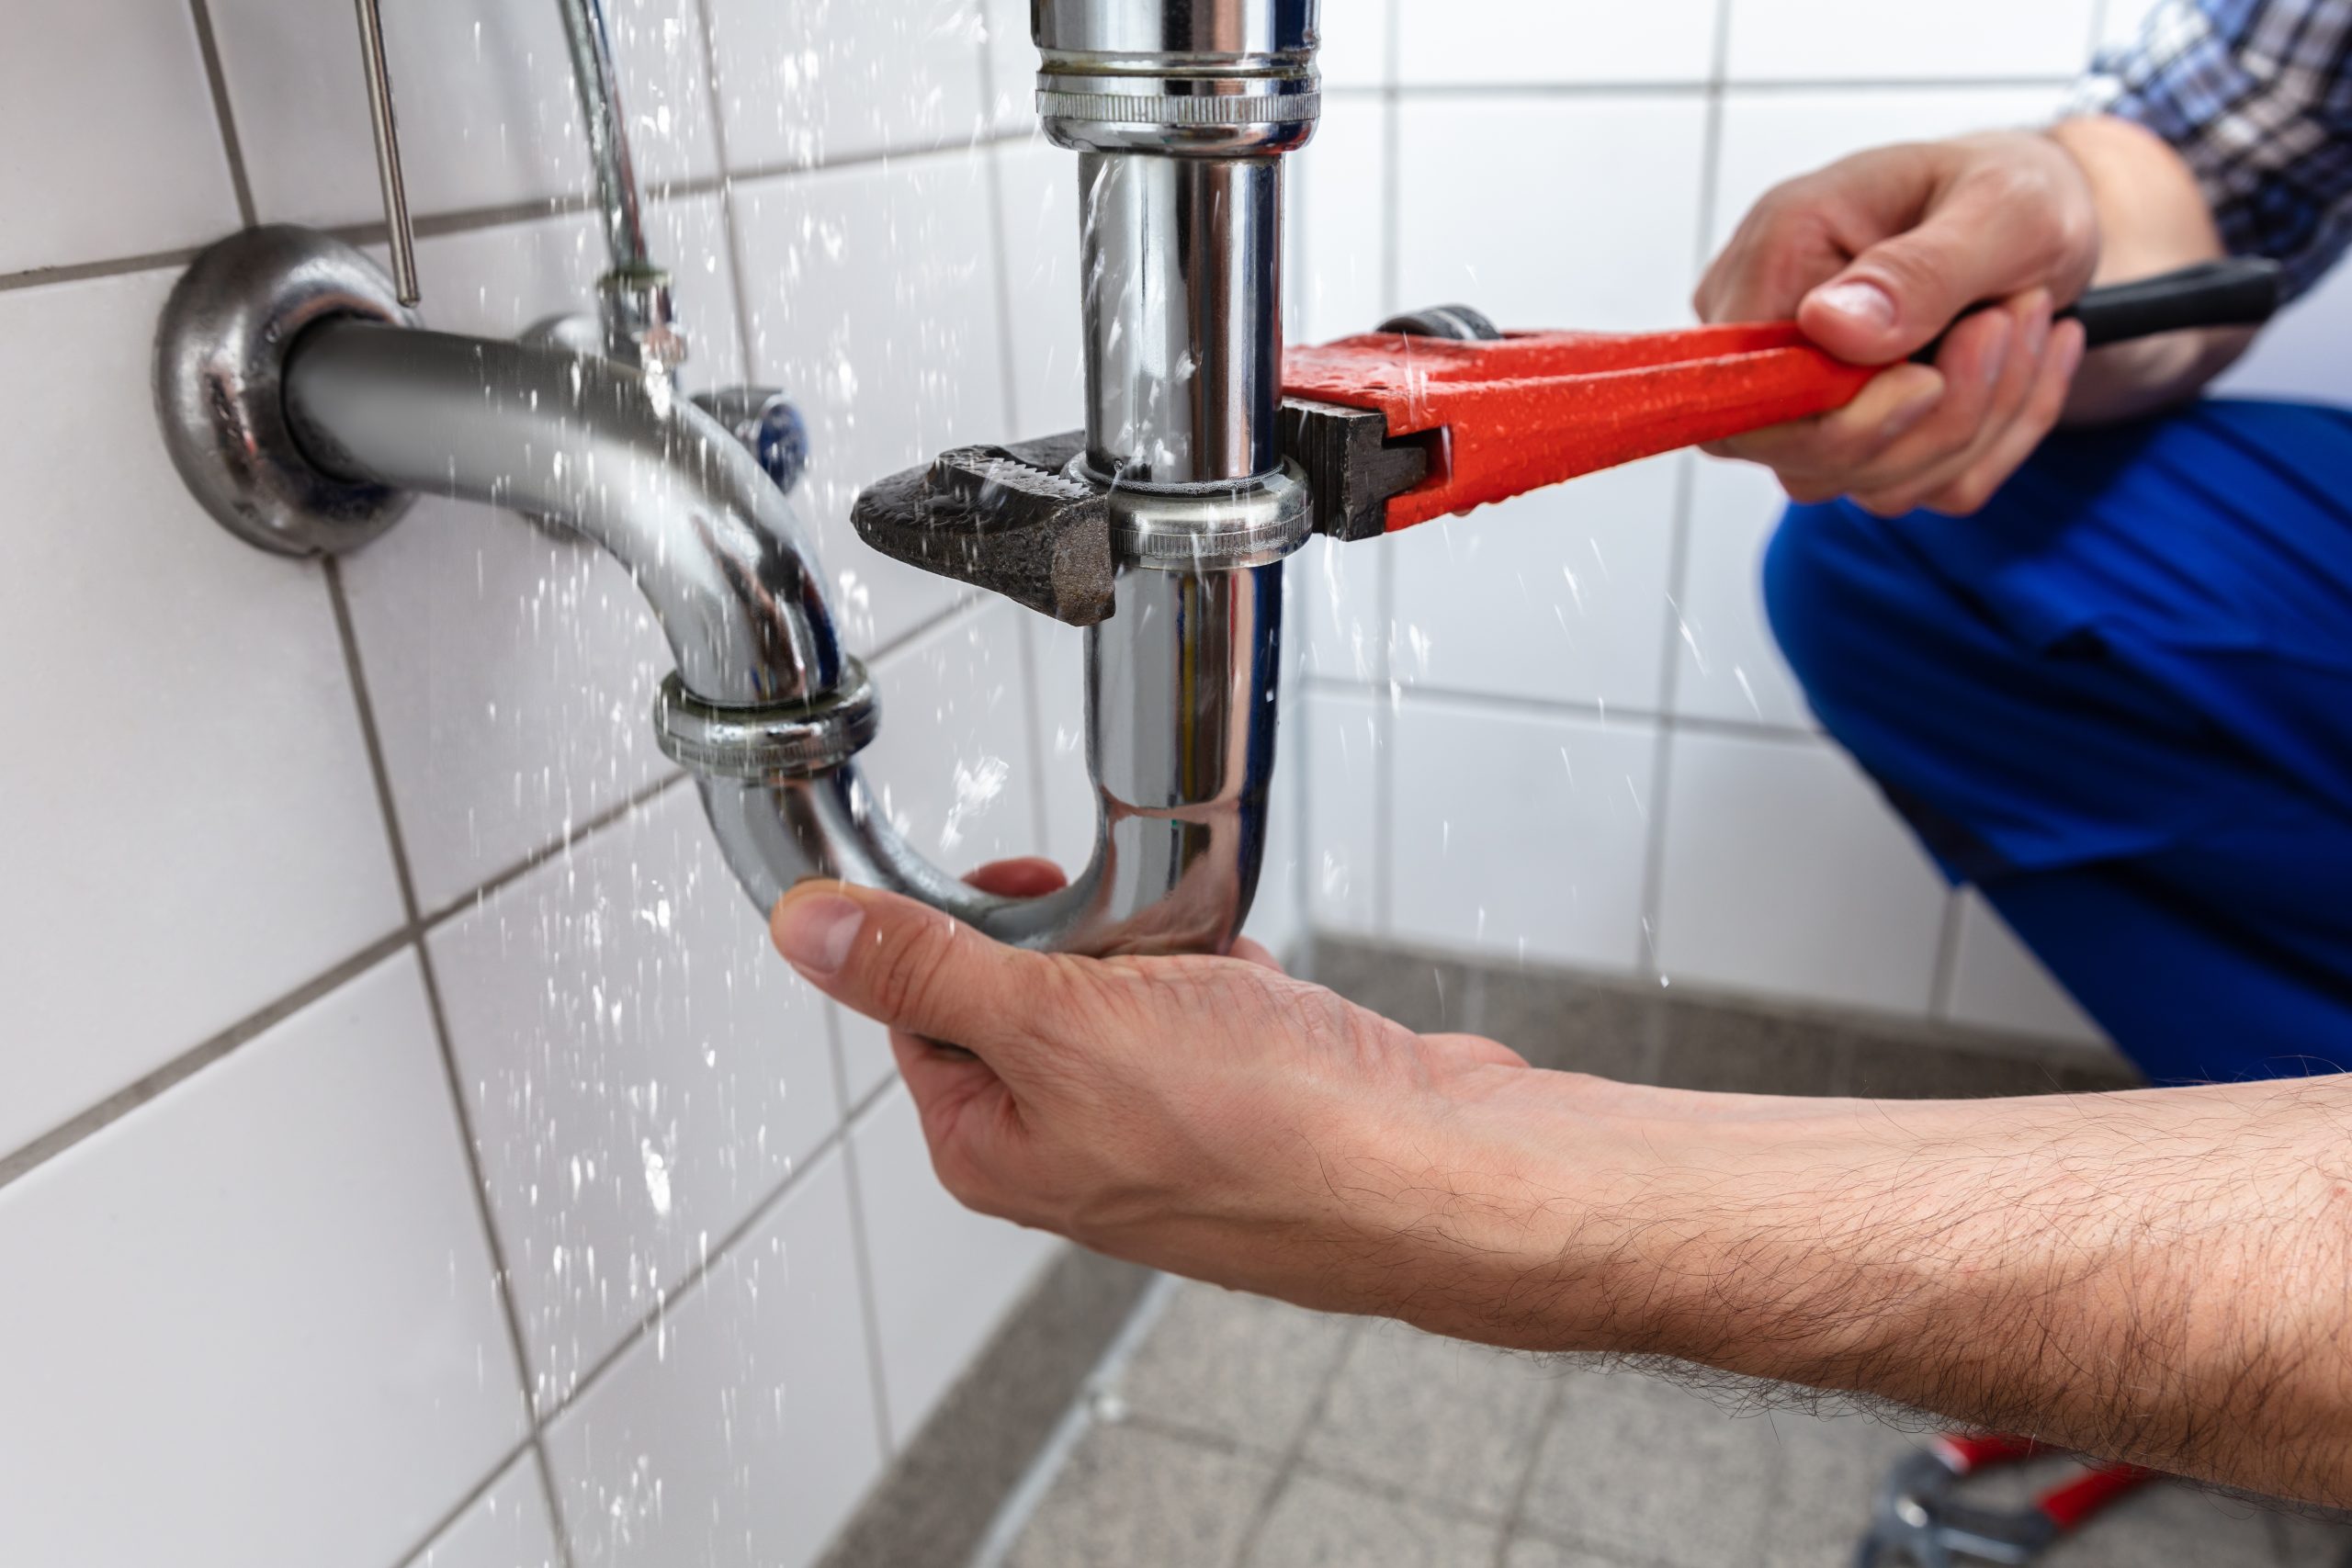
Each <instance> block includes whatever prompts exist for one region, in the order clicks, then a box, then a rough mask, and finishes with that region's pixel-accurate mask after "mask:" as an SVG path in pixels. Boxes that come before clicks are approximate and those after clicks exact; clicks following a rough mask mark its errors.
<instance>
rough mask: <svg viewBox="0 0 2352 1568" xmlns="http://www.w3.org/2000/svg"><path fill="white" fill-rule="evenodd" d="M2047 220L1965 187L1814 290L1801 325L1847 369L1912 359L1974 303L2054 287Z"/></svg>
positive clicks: (1800, 309) (1801, 309)
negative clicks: (2040, 285) (2050, 284)
mask: <svg viewBox="0 0 2352 1568" xmlns="http://www.w3.org/2000/svg"><path fill="white" fill-rule="evenodd" d="M2020 208H2022V210H2019V209H2020ZM2048 221H2049V220H2048V216H2047V214H2046V213H2044V212H2043V211H2041V209H2039V208H2038V207H2036V206H2034V205H2033V204H2030V203H2022V204H2021V203H2016V202H2004V201H2002V200H1999V199H1998V198H1997V197H1996V195H1995V194H1994V192H1993V191H1992V190H1991V189H1990V188H1989V187H1986V186H1980V187H1969V186H1962V188H1961V189H1959V190H1957V191H1955V192H1954V193H1953V194H1952V197H1951V199H1950V200H1948V201H1946V202H1945V203H1943V204H1942V205H1941V206H1939V207H1938V208H1937V209H1935V210H1934V211H1932V212H1930V213H1928V216H1927V217H1926V218H1925V219H1924V220H1921V221H1920V223H1919V224H1918V226H1917V227H1916V228H1913V229H1910V230H1907V231H1905V232H1903V233H1900V234H1896V235H1894V236H1893V237H1892V238H1890V239H1886V240H1882V241H1880V242H1879V243H1877V244H1874V245H1872V246H1871V247H1870V248H1869V249H1868V250H1865V251H1864V252H1862V253H1861V254H1860V255H1858V256H1856V257H1855V258H1854V259H1853V260H1852V261H1851V262H1849V263H1848V264H1847V265H1846V268H1845V270H1844V271H1842V272H1840V273H1838V276H1835V277H1832V278H1830V279H1829V280H1828V281H1827V282H1826V283H1823V284H1821V285H1819V286H1818V287H1816V288H1815V289H1814V290H1813V291H1812V292H1811V293H1809V294H1807V295H1806V296H1805V297H1804V299H1803V300H1801V301H1799V303H1798V305H1797V324H1798V326H1800V327H1801V328H1803V329H1804V334H1805V336H1807V337H1809V338H1811V339H1812V340H1813V341H1814V342H1815V343H1816V344H1820V345H1821V346H1822V347H1823V348H1825V349H1827V350H1828V351H1829V352H1830V353H1831V354H1834V355H1837V356H1838V358H1840V359H1843V360H1845V361H1847V362H1848V363H1849V364H1853V365H1891V364H1893V363H1894V362H1895V361H1896V360H1899V359H1905V358H1908V357H1909V356H1910V355H1912V354H1914V353H1916V352H1917V351H1918V350H1919V349H1921V348H1924V347H1926V346H1927V345H1928V344H1929V343H1931V342H1933V341H1934V340H1935V339H1936V337H1937V336H1938V335H1939V333H1942V332H1943V331H1944V329H1945V328H1947V327H1949V326H1951V323H1952V321H1954V320H1955V319H1956V318H1958V317H1959V315H1960V314H1961V312H1962V311H1963V310H1967V309H1968V308H1969V307H1970V306H1972V305H1974V304H1978V303H1980V302H1982V301H1985V300H1991V299H2003V298H2005V297H2007V296H2008V295H2010V294H2014V293H2016V292H2018V290H2019V289H2022V288H2029V287H2030V286H2032V285H2034V284H2038V283H2045V282H2048V281H2049V279H2048V277H2047V276H2046V274H2047V273H2048V272H2049V270H2050V268H2049V255H2050V251H2051V244H2050V241H2049V236H2048V235H2047V234H2046V233H2045V232H2044V230H2045V229H2046V228H2047V226H2048Z"/></svg>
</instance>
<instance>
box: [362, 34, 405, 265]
mask: <svg viewBox="0 0 2352 1568" xmlns="http://www.w3.org/2000/svg"><path fill="white" fill-rule="evenodd" d="M357 5H358V7H359V57H360V60H361V62H362V63H363V64H364V65H365V66H366V68H367V77H368V118H369V120H370V121H372V122H373V124H374V126H375V130H376V176H377V178H378V179H379V180H380V181H381V182H382V184H383V187H384V228H385V229H386V231H389V233H390V237H391V244H392V287H393V288H395V289H397V290H398V291H399V293H400V297H401V304H403V305H413V304H415V303H416V302H417V300H418V299H419V298H420V296H419V294H418V292H417V287H416V234H415V231H413V229H412V228H411V227H410V225H409V219H408V186H407V184H406V182H405V181H403V180H402V179H401V133H400V129H399V127H398V126H396V125H394V124H393V122H392V73H391V68H390V66H388V65H387V64H386V63H385V62H384V18H383V17H382V15H381V14H380V13H379V11H378V10H377V8H376V6H377V0H357Z"/></svg>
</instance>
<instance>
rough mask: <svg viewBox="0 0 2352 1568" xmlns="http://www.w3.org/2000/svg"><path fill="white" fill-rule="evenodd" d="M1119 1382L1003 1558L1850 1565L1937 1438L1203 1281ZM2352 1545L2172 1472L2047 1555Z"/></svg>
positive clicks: (2325, 1555) (1410, 1565)
mask: <svg viewBox="0 0 2352 1568" xmlns="http://www.w3.org/2000/svg"><path fill="white" fill-rule="evenodd" d="M1285 1361H1295V1363H1296V1364H1295V1365H1291V1366H1280V1365H1279V1364H1280V1363H1283V1362H1285ZM1307 1367H1311V1368H1313V1369H1314V1371H1312V1372H1311V1374H1308V1375H1302V1370H1303V1369H1305V1368H1307ZM1250 1384H1255V1385H1256V1388H1257V1392H1255V1393H1243V1392H1241V1390H1242V1389H1243V1388H1244V1387H1245V1385H1250ZM1117 1392H1118V1393H1120V1394H1121V1395H1122V1396H1124V1397H1123V1401H1122V1402H1123V1403H1125V1405H1126V1413H1125V1416H1124V1417H1123V1418H1118V1419H1111V1420H1105V1421H1102V1422H1098V1424H1097V1425H1096V1426H1095V1427H1093V1428H1092V1429H1091V1431H1090V1432H1089V1433H1088V1434H1087V1436H1086V1437H1085V1438H1083V1439H1082V1440H1081V1441H1080V1444H1079V1446H1078V1448H1077V1449H1076V1450H1075V1451H1074V1452H1073V1454H1072V1456H1071V1458H1070V1460H1069V1462H1068V1464H1067V1465H1066V1466H1065V1467H1064V1469H1063V1471H1062V1473H1061V1474H1060V1475H1059V1476H1058V1477H1057V1478H1056V1480H1055V1481H1054V1483H1053V1484H1052V1486H1051V1487H1050V1489H1049V1490H1048V1492H1047V1494H1046V1498H1045V1501H1044V1502H1043V1504H1042V1505H1041V1506H1039V1508H1038V1510H1037V1512H1036V1514H1035V1516H1034V1517H1033V1518H1032V1519H1031V1521H1030V1523H1029V1525H1028V1528H1027V1529H1026V1531H1025V1532H1024V1533H1023V1537H1022V1539H1021V1540H1020V1542H1019V1544H1018V1545H1017V1546H1016V1547H1015V1549H1014V1551H1013V1552H1012V1556H1011V1558H1010V1559H1009V1560H1008V1561H1009V1568H1114V1565H1115V1568H1732V1565H1746V1564H1757V1565H1760V1568H1845V1565H1846V1564H1848V1563H1849V1562H1851V1560H1852V1554H1853V1550H1854V1541H1855V1537H1856V1534H1857V1532H1858V1531H1859V1529H1860V1527H1861V1524H1862V1521H1863V1519H1864V1518H1865V1517H1866V1515H1867V1513H1868V1510H1869V1498H1870V1492H1871V1487H1872V1486H1873V1485H1874V1484H1875V1483H1877V1481H1878V1479H1879V1477H1880V1476H1881V1475H1882V1474H1883V1472H1885V1470H1886V1468H1887V1466H1888V1465H1889V1464H1891V1463H1892V1462H1894V1460H1895V1459H1896V1458H1898V1457H1899V1456H1901V1455H1902V1454H1904V1453H1906V1452H1908V1451H1909V1450H1911V1448H1912V1447H1913V1446H1914V1445H1916V1444H1917V1442H1918V1440H1919V1439H1918V1438H1917V1437H1916V1436H1914V1435H1910V1434H1906V1433H1905V1432H1901V1431H1898V1430H1895V1429H1894V1428H1892V1427H1887V1426H1884V1425H1883V1424H1881V1423H1879V1422H1877V1421H1875V1420H1872V1419H1871V1418H1869V1417H1867V1416H1859V1415H1843V1416H1815V1415H1812V1414H1809V1413H1806V1412H1804V1411H1800V1410H1792V1409H1780V1410H1771V1411H1766V1412H1760V1413H1758V1412H1754V1411H1746V1412H1736V1411H1735V1410H1733V1409H1730V1408H1726V1407H1725V1405H1724V1404H1720V1403H1718V1402H1716V1401H1713V1400H1711V1399H1708V1398H1705V1397H1702V1396H1701V1395H1700V1394H1698V1393H1692V1392H1691V1391H1689V1390H1688V1389H1686V1388H1685V1387H1684V1386H1682V1385H1681V1384H1679V1383H1678V1382H1672V1381H1669V1380H1667V1379H1664V1378H1660V1377H1657V1376H1653V1375H1651V1374H1648V1373H1645V1372H1640V1371H1623V1370H1616V1371H1609V1370H1601V1369H1598V1368H1594V1367H1592V1366H1589V1365H1587V1364H1584V1363H1580V1362H1575V1361H1562V1360H1547V1359H1539V1358H1534V1357H1528V1356H1521V1355H1513V1354H1508V1353H1505V1352H1500V1351H1492V1350H1486V1349H1482V1348H1477V1347H1474V1346H1466V1345H1458V1344H1453V1343H1450V1342H1447V1341H1442V1340H1438V1339H1433V1338H1430V1337H1427V1336H1424V1335H1420V1334H1418V1333H1415V1332H1413V1331H1412V1330H1409V1329H1405V1328H1401V1327H1399V1326H1397V1325H1393V1324H1374V1323H1361V1322H1356V1321H1352V1320H1348V1319H1340V1318H1317V1317H1316V1316H1314V1315H1312V1314H1305V1313H1297V1312H1295V1311H1292V1310H1291V1309H1287V1308H1284V1309H1276V1310H1271V1311H1270V1310H1268V1308H1267V1307H1266V1304H1265V1303H1260V1302H1256V1301H1253V1300H1251V1299H1250V1298H1249V1297H1246V1296H1238V1295H1233V1294H1229V1293H1227V1292H1222V1291H1217V1290H1215V1289H1213V1288H1211V1287H1208V1286H1204V1285H1193V1284H1186V1285H1182V1286H1180V1287H1179V1288H1178V1291H1177V1293H1176V1295H1175V1297H1174V1299H1173V1300H1172V1302H1171V1303H1170V1306H1169V1309H1168V1311H1167V1313H1166V1314H1165V1315H1163V1316H1162V1318H1161V1319H1160V1320H1159V1324H1158V1325H1156V1326H1155V1328H1154V1331H1153V1332H1152V1334H1151V1335H1150V1336H1149V1337H1148V1338H1147V1339H1146V1341H1145V1343H1144V1345H1143V1347H1142V1348H1141V1349H1140V1350H1139V1352H1138V1353H1137V1356H1136V1359H1135V1361H1134V1362H1132V1363H1131V1364H1130V1367H1129V1369H1128V1372H1127V1374H1126V1375H1125V1378H1124V1380H1123V1381H1122V1382H1120V1384H1119V1385H1118V1388H1117ZM1285 1437H1286V1440H1284V1439H1285ZM2063 1474H2064V1461H2052V1464H2051V1466H2049V1467H2048V1468H2046V1469H2044V1470H2042V1471H2040V1472H2035V1473H2032V1474H2030V1475H2025V1476H2021V1477H2019V1478H2018V1480H2017V1481H2016V1482H2014V1483H2011V1484H2010V1485H2009V1486H2008V1487H2007V1488H2006V1492H2007V1494H2008V1495H2017V1494H2018V1493H2020V1492H2022V1491H2024V1490H2025V1489H2027V1487H2028V1485H2029V1484H2030V1483H2040V1482H2042V1481H2046V1480H2047V1479H2049V1478H2050V1477H2052V1476H2054V1475H2063ZM2002 1500H2007V1499H2006V1497H2005V1498H2003V1499H2002ZM2347 1544H2352V1535H2347V1533H2346V1530H2345V1529H2343V1528H2342V1527H2338V1526H2332V1525H2324V1524H2320V1523H2316V1522H2313V1521H2310V1520H2303V1519H2297V1518H2292V1517H2287V1516H2284V1515H2278V1514H2273V1513H2271V1512H2269V1511H2267V1510H2266V1509H2262V1508H2258V1507H2256V1506H2252V1505H2249V1504H2245V1503H2242V1502H2238V1501H2235V1500H2233V1499H2230V1498H2224V1497H2216V1496H2212V1495H2208V1494H2205V1493H2202V1492H2198V1491H2194V1490H2191V1489H2189V1488H2188V1487H2185V1486H2177V1485H2162V1486H2156V1487H2152V1488H2150V1489H2148V1490H2147V1491H2145V1492H2143V1493H2141V1494H2139V1495H2135V1496H2133V1497H2131V1498H2129V1499H2127V1500H2126V1501H2124V1502H2123V1503H2121V1504H2120V1505H2118V1506H2116V1507H2115V1508H2114V1509H2113V1510H2112V1511H2111V1512H2110V1513H2109V1514H2108V1515H2106V1516H2104V1517H2101V1518H2099V1519H2098V1520H2096V1521H2094V1523H2093V1525H2092V1527H2091V1528H2090V1529H2086V1531H2084V1532H2083V1533H2082V1534H2081V1535H2079V1536H2077V1537H2075V1538H2074V1539H2072V1540H2067V1541H2064V1542H2062V1543H2061V1544H2060V1545H2059V1546H2058V1547H2057V1548H2056V1549H2055V1550H2054V1551H2052V1552H2050V1553H2049V1554H2048V1555H2047V1556H2046V1557H2045V1558H2043V1559H2042V1562H2043V1563H2044V1564H2046V1568H2177V1565H2181V1564H2194V1565H2196V1568H2341V1564H2343V1562H2345V1560H2346V1546H2347Z"/></svg>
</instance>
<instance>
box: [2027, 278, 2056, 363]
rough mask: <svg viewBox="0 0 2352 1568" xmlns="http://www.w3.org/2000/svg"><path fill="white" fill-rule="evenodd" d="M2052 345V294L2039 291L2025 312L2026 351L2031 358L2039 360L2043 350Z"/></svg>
mask: <svg viewBox="0 0 2352 1568" xmlns="http://www.w3.org/2000/svg"><path fill="white" fill-rule="evenodd" d="M2049 346H2050V296H2048V295H2047V294H2040V293H2037V294H2036V296H2035V298H2034V301H2033V304H2032V305H2031V306H2030V308H2028V310H2026V313H2025V352H2026V356H2027V357H2028V358H2030V359H2034V360H2039V359H2041V351H2042V350H2043V349H2045V348H2047V347H2049Z"/></svg>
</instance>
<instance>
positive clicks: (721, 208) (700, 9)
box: [695, 0, 759, 384]
mask: <svg viewBox="0 0 2352 1568" xmlns="http://www.w3.org/2000/svg"><path fill="white" fill-rule="evenodd" d="M695 26H696V27H698V28H701V29H702V72H703V85H704V89H705V91H704V96H705V97H706V98H707V99H708V101H709V107H710V144H711V149H712V151H713V152H716V153H717V154H718V167H719V170H720V174H719V177H718V191H717V195H718V225H719V230H720V231H721V232H722V233H723V234H725V235H726V238H727V271H728V291H729V294H731V295H732V296H733V298H734V300H735V348H736V352H738V353H739V354H741V355H742V356H743V365H742V373H743V380H744V381H745V383H746V384H751V383H755V382H757V381H758V380H759V371H758V370H757V368H755V366H754V356H753V355H752V285H751V253H750V252H749V251H746V250H745V249H744V248H743V231H742V226H741V224H739V223H738V222H737V221H736V220H735V182H734V178H733V176H732V175H729V174H727V173H726V171H727V169H728V168H729V166H730V164H732V163H733V160H732V159H731V158H729V156H728V152H727V116H726V113H725V111H724V110H722V109H721V108H720V107H719V101H720V99H721V98H722V97H723V96H725V93H726V80H725V78H724V76H723V75H722V74H721V73H720V71H719V67H718V32H717V30H716V29H715V28H713V26H712V24H711V19H710V0H695Z"/></svg>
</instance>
